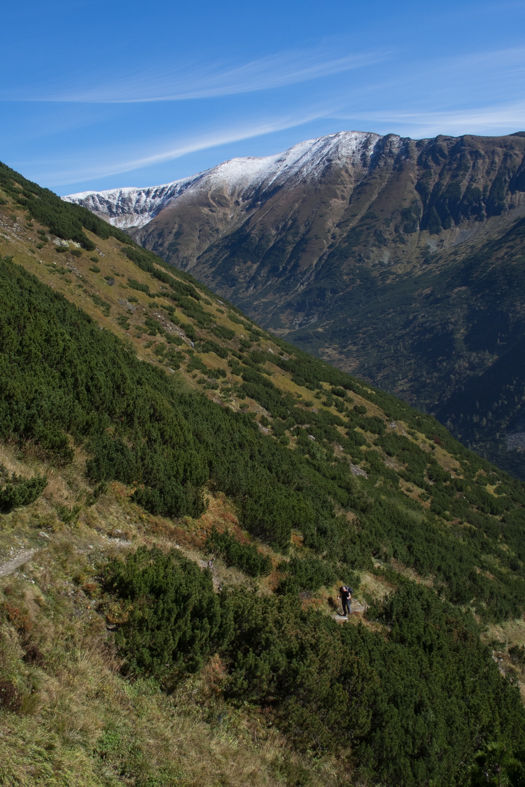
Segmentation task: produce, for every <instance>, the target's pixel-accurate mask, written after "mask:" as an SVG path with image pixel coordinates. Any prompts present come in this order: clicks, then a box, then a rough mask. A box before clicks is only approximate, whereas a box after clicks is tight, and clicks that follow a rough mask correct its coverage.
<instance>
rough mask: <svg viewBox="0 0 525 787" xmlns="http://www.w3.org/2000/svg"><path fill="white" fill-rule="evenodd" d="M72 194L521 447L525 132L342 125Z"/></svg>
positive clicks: (300, 341) (426, 401)
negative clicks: (204, 165)
mask: <svg viewBox="0 0 525 787" xmlns="http://www.w3.org/2000/svg"><path fill="white" fill-rule="evenodd" d="M66 199H69V200H71V201H75V202H78V203H80V204H82V205H84V206H86V207H88V208H89V209H90V210H94V211H95V212H96V213H98V214H99V215H101V216H103V217H104V218H107V219H109V220H110V221H111V222H112V223H113V224H118V225H119V226H121V227H128V228H131V229H129V232H130V234H131V235H132V236H133V237H134V239H135V240H136V241H137V242H139V243H141V244H142V245H143V246H145V247H146V248H149V249H151V250H153V251H155V252H156V253H157V254H159V255H160V256H161V257H163V258H164V259H165V260H167V261H168V262H170V263H172V264H173V265H176V266H177V267H180V268H183V269H184V270H189V271H191V273H192V274H193V275H194V276H196V278H198V279H200V280H201V281H203V282H204V283H205V284H207V285H208V286H209V287H210V288H211V289H213V290H214V291H215V292H217V293H219V294H221V295H222V296H224V297H226V298H228V299H229V300H231V301H232V302H233V303H234V304H235V305H236V306H238V307H240V308H241V309H243V310H244V311H245V312H246V313H247V314H249V315H250V317H252V318H253V319H255V320H257V321H258V322H259V323H260V324H261V325H262V326H264V327H266V328H269V329H271V330H273V331H274V332H275V333H278V334H279V335H282V336H286V338H287V339H289V340H291V341H293V342H294V343H296V344H297V345H299V346H300V347H302V348H303V349H306V350H308V351H310V352H313V353H314V354H317V355H319V356H321V357H323V358H324V359H325V360H327V361H329V362H331V363H333V364H334V365H337V366H339V367H341V368H343V369H344V370H345V371H349V372H352V373H354V374H358V375H360V376H361V377H364V378H365V379H369V380H370V381H372V382H374V383H376V384H378V385H379V386H380V387H382V388H384V389H386V390H388V391H391V392H393V393H396V394H397V395H399V396H402V397H403V398H405V399H407V400H408V401H409V402H410V403H411V404H415V405H416V406H418V407H420V408H421V409H425V410H428V411H430V412H433V413H434V414H436V415H437V416H438V417H439V418H440V419H441V420H443V422H444V423H446V424H447V425H448V426H449V428H451V429H452V430H453V431H454V433H455V434H456V435H457V436H459V437H460V439H463V440H464V441H465V442H466V443H467V444H469V445H470V446H472V447H473V448H476V449H477V450H480V451H481V452H483V451H485V450H486V451H487V452H488V453H487V455H488V457H490V458H492V459H493V461H497V462H499V463H500V464H503V465H505V462H507V459H506V458H505V457H507V458H508V457H509V456H511V454H512V451H511V452H510V453H509V452H507V450H506V448H507V443H505V442H504V438H505V434H506V432H507V431H510V432H512V430H513V429H514V430H515V431H516V430H517V431H523V429H522V422H525V414H522V413H521V408H522V404H521V403H522V401H525V372H524V373H523V374H522V373H521V371H520V370H521V368H522V364H521V361H519V358H518V356H520V357H521V352H522V351H521V349H520V348H521V347H522V346H525V316H524V314H523V308H522V296H521V293H522V292H523V286H524V284H525V282H522V281H521V277H522V273H521V271H522V268H523V264H522V262H520V260H522V259H525V257H524V255H525V224H523V222H522V219H523V217H524V216H525V133H523V132H519V133H517V134H513V135H509V136H503V137H490V138H489V137H475V136H464V137H459V138H455V137H446V136H438V137H436V138H435V139H425V140H412V139H408V138H401V137H398V136H395V135H392V134H390V135H387V136H384V137H381V136H379V135H377V134H371V133H361V132H341V133H339V134H332V135H330V136H327V137H322V138H321V139H317V140H310V141H307V142H304V143H301V144H300V145H296V146H295V147H293V148H291V149H290V150H288V151H286V152H285V153H282V154H279V155H277V156H270V157H267V158H261V159H256V158H248V159H234V160H232V161H228V162H225V163H224V164H221V165H219V166H218V167H215V168H214V169H211V170H208V171H207V172H203V173H200V174H198V175H196V176H194V177H192V178H188V179H185V180H182V181H178V182H176V183H172V184H168V185H166V186H159V187H156V188H150V189H121V190H116V191H113V192H101V193H99V194H97V193H90V194H79V195H72V196H70V197H67V198H66ZM524 221H525V220H524ZM513 353H517V355H516V359H514V355H513ZM478 384H479V385H480V386H481V387H482V393H483V395H482V396H481V397H480V394H479V391H478V390H477V388H478ZM476 403H477V404H476ZM476 408H477V409H476ZM480 410H483V412H481V411H480ZM518 421H519V424H518ZM517 424H518V425H517ZM510 445H513V443H512V441H511V443H510ZM522 453H523V452H522ZM513 455H516V451H514V454H513ZM523 465H524V467H523V473H524V474H525V458H524V459H523ZM510 469H513V468H510ZM520 472H521V471H520Z"/></svg>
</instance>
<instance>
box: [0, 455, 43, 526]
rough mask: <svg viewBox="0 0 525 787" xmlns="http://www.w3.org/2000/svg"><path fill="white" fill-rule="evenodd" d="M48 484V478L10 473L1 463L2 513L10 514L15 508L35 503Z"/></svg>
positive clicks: (0, 499)
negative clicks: (24, 476)
mask: <svg viewBox="0 0 525 787" xmlns="http://www.w3.org/2000/svg"><path fill="white" fill-rule="evenodd" d="M46 486H47V478H45V477H44V476H40V475H37V476H34V478H22V476H18V475H16V473H12V474H9V473H8V472H7V471H6V470H5V468H4V467H3V466H1V465H0V513H2V514H8V513H9V512H10V511H12V510H13V508H20V507H21V506H28V505H30V504H31V503H33V502H34V501H35V500H36V499H37V498H38V497H40V495H41V494H42V492H43V491H44V489H45V488H46Z"/></svg>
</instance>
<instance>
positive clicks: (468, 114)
mask: <svg viewBox="0 0 525 787" xmlns="http://www.w3.org/2000/svg"><path fill="white" fill-rule="evenodd" d="M333 117H334V118H337V119H339V120H345V121H347V122H348V121H352V122H356V121H357V122H363V121H364V122H366V123H372V124H377V123H381V124H382V125H387V126H390V127H391V128H392V130H394V129H398V131H397V132H396V133H399V128H400V127H401V128H404V129H406V131H405V133H407V135H409V136H414V137H421V136H428V137H433V136H435V135H437V134H450V135H451V136H456V135H461V134H483V135H487V134H490V133H495V134H497V133H505V132H506V131H507V130H508V129H510V128H513V129H515V130H520V129H525V101H518V102H514V103H512V104H501V105H496V106H488V107H478V108H471V109H465V110H458V109H450V110H442V111H437V112H425V111H417V110H411V111H404V112H403V111H401V112H399V111H397V110H388V109H385V110H381V111H379V112H373V111H370V112H355V113H352V112H349V113H347V112H343V113H335V114H334V115H333Z"/></svg>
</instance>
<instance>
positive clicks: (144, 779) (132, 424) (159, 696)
mask: <svg viewBox="0 0 525 787" xmlns="http://www.w3.org/2000/svg"><path fill="white" fill-rule="evenodd" d="M0 200H1V202H0V257H1V259H0V549H1V550H2V554H3V557H2V558H1V560H0V569H1V570H0V630H1V632H2V638H1V640H0V731H1V732H2V738H3V740H6V741H7V745H6V754H5V755H4V757H3V760H2V763H1V764H0V777H1V779H3V781H4V782H5V783H7V784H20V785H24V786H25V785H29V784H31V785H47V784H49V783H50V779H51V778H52V779H53V780H54V783H56V784H57V785H59V786H60V787H62V785H64V787H65V786H66V785H68V787H69V785H71V784H78V785H79V787H99V785H104V787H105V786H107V787H114V785H120V784H122V785H124V784H132V785H137V787H151V785H170V784H173V783H186V784H193V785H205V784H210V783H213V780H214V779H215V781H216V780H217V778H218V776H217V774H219V777H220V781H221V783H222V784H227V785H235V786H236V785H239V787H240V785H242V784H246V783H251V784H254V787H259V785H261V787H262V786H263V785H283V784H286V785H290V786H291V785H297V784H302V785H326V787H328V785H334V786H335V785H342V784H349V783H356V784H363V785H381V784H400V785H407V787H416V786H419V785H422V784H430V783H433V784H435V785H439V786H441V785H442V786H443V787H455V786H456V785H474V784H477V783H478V781H476V780H479V779H483V778H485V777H484V774H485V772H487V771H488V772H494V773H497V774H502V773H503V774H504V775H505V776H507V775H508V776H509V778H512V779H515V780H517V779H522V778H523V776H524V773H525V761H524V758H523V755H522V754H521V752H522V751H524V750H525V710H524V708H523V705H522V703H521V699H520V690H523V687H524V686H525V670H524V664H525V655H524V654H525V647H524V646H525V626H524V625H523V611H524V598H525V545H524V540H523V523H524V519H525V489H524V487H523V485H522V484H521V483H520V482H519V481H517V480H515V479H513V478H511V477H510V476H508V475H507V474H506V473H504V472H503V471H501V470H498V469H497V468H495V467H494V466H492V465H490V464H489V463H488V462H487V461H485V460H484V459H482V458H480V457H479V456H477V455H476V454H474V453H472V452H470V451H468V450H467V449H466V448H465V447H464V446H463V445H461V444H460V443H459V442H458V441H456V440H455V439H454V438H452V437H451V436H450V434H449V433H448V432H447V430H446V429H445V428H444V427H443V426H442V425H441V424H439V423H438V422H437V421H436V420H434V419H433V418H432V417H431V416H429V415H424V414H421V413H418V412H417V411H415V410H413V409H412V408H411V407H410V406H409V405H407V404H406V403H403V402H401V401H399V400H397V399H395V398H394V397H393V396H391V395H389V394H386V393H383V392H381V391H380V390H378V389H376V388H374V387H373V386H371V385H369V384H367V383H365V382H363V381H359V380H358V379H356V378H354V377H351V376H350V375H348V374H346V373H345V372H343V371H341V370H339V369H337V368H335V367H332V366H330V365H328V364H327V363H325V362H323V361H321V360H319V359H316V358H314V357H313V356H310V355H308V354H306V353H304V352H302V351H301V350H298V349H297V348H295V347H293V346H292V345H290V344H288V343H286V342H285V341H284V340H283V339H281V338H278V337H276V336H274V335H271V334H269V333H266V332H265V331H263V330H261V329H260V328H259V327H257V326H256V325H255V324H254V323H253V322H251V321H250V320H249V319H248V318H246V317H245V316H244V315H243V314H242V313H241V312H240V311H239V310H238V309H237V308H235V307H234V306H232V305H231V304H229V303H228V302H226V301H223V300H221V299H219V298H218V297H217V296H216V295H213V294H212V293H211V292H210V291H208V290H207V289H206V287H205V286H204V285H202V284H201V283H199V282H197V281H196V280H195V279H193V278H192V277H191V276H190V275H188V274H186V273H184V272H181V271H178V270H176V269H174V268H172V267H170V266H169V265H168V264H167V263H165V262H164V261H162V260H161V259H160V258H158V257H156V256H155V255H154V254H153V253H151V252H149V251H147V250H144V249H141V248H140V247H138V246H137V245H136V244H135V243H133V241H131V240H130V239H129V238H128V237H127V236H126V235H125V234H123V233H121V231H120V230H116V229H112V228H110V227H109V226H108V225H106V224H105V223H103V222H102V221H101V220H100V219H97V220H96V221H95V219H94V218H93V216H92V215H91V214H89V213H88V212H87V211H84V210H82V209H81V208H79V207H78V206H76V205H68V204H67V203H63V202H61V201H60V200H59V199H58V198H57V197H55V196H54V195H53V194H51V192H49V191H46V190H43V189H40V188H39V187H38V186H36V185H35V184H31V183H29V182H28V181H26V180H25V179H24V178H23V177H22V176H20V175H18V174H17V173H15V172H13V171H12V170H9V169H8V168H7V167H4V166H1V167H0ZM55 207H56V209H57V215H60V216H61V218H60V221H58V219H57V218H56V216H55V217H54V209H55ZM61 211H62V212H61ZM90 222H92V223H90ZM93 222H95V223H93ZM21 550H23V553H21V554H23V555H27V558H25V559H26V560H27V564H26V565H24V566H23V567H22V569H21V570H20V571H19V572H18V573H17V574H9V575H4V571H5V572H8V571H9V572H11V571H16V567H17V566H19V565H20V559H21V558H20V559H17V554H19V553H20V551H21ZM212 555H213V556H214V558H215V565H214V566H213V568H211V569H210V568H206V561H207V560H208V559H209V558H210V557H211V556H212ZM343 582H348V583H350V584H351V585H352V587H353V590H354V605H355V606H354V614H353V615H352V616H351V618H350V619H349V620H348V621H344V619H343V618H342V617H341V616H340V615H338V614H337V593H338V588H339V586H340V585H341V584H342V583H343ZM203 740H204V741H207V742H209V745H208V746H207V747H206V749H204V748H203V746H202V741H203ZM29 741H31V742H32V743H31V745H25V744H26V743H27V742H29ZM199 741H201V743H200V744H199ZM234 752H236V753H234ZM515 783H516V784H518V783H519V782H518V781H515Z"/></svg>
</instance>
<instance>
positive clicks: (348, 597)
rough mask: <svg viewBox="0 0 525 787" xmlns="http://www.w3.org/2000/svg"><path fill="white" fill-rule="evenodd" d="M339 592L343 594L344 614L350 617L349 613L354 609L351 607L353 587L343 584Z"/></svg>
mask: <svg viewBox="0 0 525 787" xmlns="http://www.w3.org/2000/svg"><path fill="white" fill-rule="evenodd" d="M339 593H340V596H341V603H342V605H343V616H344V617H348V615H351V614H352V609H351V603H352V588H349V587H347V586H346V585H343V587H342V588H341V590H340V591H339Z"/></svg>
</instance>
